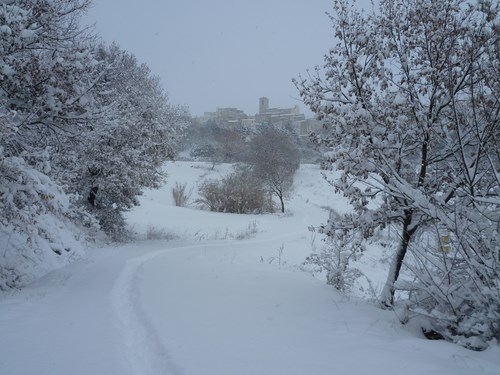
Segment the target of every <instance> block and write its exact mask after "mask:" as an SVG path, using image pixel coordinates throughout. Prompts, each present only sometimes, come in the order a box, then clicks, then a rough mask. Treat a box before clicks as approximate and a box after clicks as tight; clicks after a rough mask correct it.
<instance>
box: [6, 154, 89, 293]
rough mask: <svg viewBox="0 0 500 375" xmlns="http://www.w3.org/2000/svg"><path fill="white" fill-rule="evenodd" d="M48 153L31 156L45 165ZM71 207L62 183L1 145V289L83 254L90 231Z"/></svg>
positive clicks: (17, 285) (24, 280)
mask: <svg viewBox="0 0 500 375" xmlns="http://www.w3.org/2000/svg"><path fill="white" fill-rule="evenodd" d="M25 156H26V157H28V155H25ZM47 157H48V155H46V154H42V155H39V156H38V157H35V156H34V155H31V158H30V159H31V160H32V161H33V160H35V159H37V160H38V161H39V163H42V164H43V163H48V161H47ZM47 168H48V166H47ZM71 211H72V208H71V207H70V201H69V198H68V196H67V195H66V194H65V193H64V192H63V190H62V188H61V187H60V186H58V185H57V184H56V183H54V181H52V180H51V179H50V178H49V177H48V176H47V175H45V174H43V173H41V172H39V170H38V169H35V168H34V167H33V166H31V165H30V164H28V163H27V162H26V160H25V159H24V158H22V157H11V156H6V155H5V153H4V151H3V149H2V148H1V146H0V289H6V288H13V287H20V286H22V285H25V284H26V283H28V282H29V281H31V280H33V279H34V278H36V277H38V276H40V275H43V274H44V273H46V272H47V271H49V270H51V269H53V268H56V267H60V266H62V265H64V264H66V263H67V262H68V261H69V260H70V259H71V258H72V257H75V256H79V255H81V254H82V250H83V246H82V243H83V242H84V239H85V238H84V237H85V235H84V232H83V231H82V230H81V229H79V228H78V227H77V226H76V225H74V224H72V223H71V221H70V220H69V217H70V216H71V215H72V212H71Z"/></svg>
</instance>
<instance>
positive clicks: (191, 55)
mask: <svg viewBox="0 0 500 375" xmlns="http://www.w3.org/2000/svg"><path fill="white" fill-rule="evenodd" d="M94 2H95V4H94V6H93V8H92V9H91V10H90V12H89V14H88V16H87V18H86V20H85V22H86V23H89V24H92V23H95V28H96V32H97V33H98V34H99V35H101V37H102V38H103V39H104V40H105V41H107V42H112V41H116V42H118V43H119V45H120V46H121V47H122V48H123V49H126V50H128V51H130V52H132V53H134V54H135V55H136V56H137V58H138V59H139V60H140V61H141V62H145V63H146V64H148V66H149V67H150V68H151V70H152V72H153V74H155V75H158V76H160V77H161V80H162V83H163V85H164V87H165V89H166V90H167V92H168V93H169V97H170V102H171V103H172V104H178V105H187V106H188V107H189V109H190V112H191V114H193V115H196V116H197V115H202V114H203V112H205V111H214V110H215V108H216V107H237V108H240V109H243V110H244V111H245V112H246V113H247V114H249V115H253V114H255V113H256V112H257V111H258V98H259V97H261V96H267V97H269V99H270V105H271V107H292V106H294V105H295V104H299V105H300V108H301V111H302V112H304V113H306V115H308V116H310V112H308V111H307V109H306V108H305V106H304V105H303V104H302V103H300V101H299V95H298V92H297V90H296V88H295V86H294V85H293V84H292V82H291V79H292V78H293V77H297V76H298V75H299V74H300V73H302V74H305V73H306V70H307V69H308V68H313V67H314V66H315V65H321V64H322V62H323V55H324V54H325V53H326V52H327V51H328V49H329V47H330V46H332V45H333V29H332V28H331V25H330V20H329V19H328V17H327V16H326V14H325V12H326V11H330V10H331V0H288V1H286V0H245V1H244V0H210V1H206V0H163V1H160V0H142V1H140V2H138V1H132V0H121V1H118V0H94ZM362 2H366V3H368V0H364V1H362Z"/></svg>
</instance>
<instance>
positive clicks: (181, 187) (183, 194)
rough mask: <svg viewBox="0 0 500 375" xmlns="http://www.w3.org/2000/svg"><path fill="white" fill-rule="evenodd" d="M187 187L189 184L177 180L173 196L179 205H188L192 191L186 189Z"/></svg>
mask: <svg viewBox="0 0 500 375" xmlns="http://www.w3.org/2000/svg"><path fill="white" fill-rule="evenodd" d="M186 189H187V184H186V183H184V184H181V183H180V182H176V183H175V186H174V187H173V188H172V198H174V203H175V205H176V206H177V207H186V205H187V203H188V201H189V198H190V197H191V191H186Z"/></svg>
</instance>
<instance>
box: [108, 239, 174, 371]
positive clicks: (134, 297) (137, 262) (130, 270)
mask: <svg viewBox="0 0 500 375" xmlns="http://www.w3.org/2000/svg"><path fill="white" fill-rule="evenodd" d="M175 250H176V248H174V249H167V250H159V251H156V252H154V253H149V254H147V255H143V256H140V257H138V258H133V259H130V260H128V261H127V262H126V264H125V267H124V268H123V270H122V271H121V273H120V275H119V276H118V278H117V279H116V282H115V284H114V286H113V288H112V290H111V300H112V303H113V305H114V308H115V310H116V315H117V317H118V320H119V322H118V324H119V325H120V331H121V332H122V335H123V339H124V341H125V346H126V350H127V354H128V358H129V361H130V364H131V367H132V371H133V373H135V374H138V375H156V374H158V375H160V374H161V375H167V374H170V375H183V371H182V370H181V369H179V368H178V367H177V366H176V365H175V364H174V363H173V361H172V360H171V358H170V355H169V353H168V351H167V350H166V349H165V348H164V347H163V346H162V344H161V342H160V340H159V338H158V336H157V334H156V333H155V331H154V329H153V327H152V326H151V324H150V322H149V321H148V319H147V318H146V316H145V314H144V312H143V310H142V308H141V305H140V301H139V296H140V290H139V288H138V283H137V278H138V274H139V271H140V268H141V267H142V265H143V264H144V263H146V262H148V261H150V260H153V259H154V258H156V257H157V256H159V255H162V254H165V253H166V252H170V251H175Z"/></svg>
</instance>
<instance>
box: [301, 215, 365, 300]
mask: <svg viewBox="0 0 500 375" xmlns="http://www.w3.org/2000/svg"><path fill="white" fill-rule="evenodd" d="M330 220H337V221H340V220H341V217H340V216H338V215H336V214H333V215H332V214H330ZM324 229H325V228H324V227H320V228H319V232H320V233H323V234H326V233H325V231H324ZM364 250H365V247H364V243H363V241H362V236H361V234H360V232H359V231H346V230H336V231H335V233H328V236H327V237H326V238H325V244H324V245H323V246H322V247H321V248H320V249H319V251H316V252H314V253H312V254H311V255H309V256H308V257H307V258H306V260H305V262H304V265H306V266H312V272H314V273H325V277H326V283H327V284H328V285H331V286H333V287H334V288H335V289H337V290H338V291H340V292H342V293H348V292H349V291H350V290H351V289H352V287H353V285H354V282H355V281H356V279H358V278H359V277H360V276H361V275H362V273H361V271H359V270H358V269H357V268H355V267H352V264H351V263H352V262H353V261H356V260H359V258H360V257H361V256H362V255H363V251H364Z"/></svg>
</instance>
